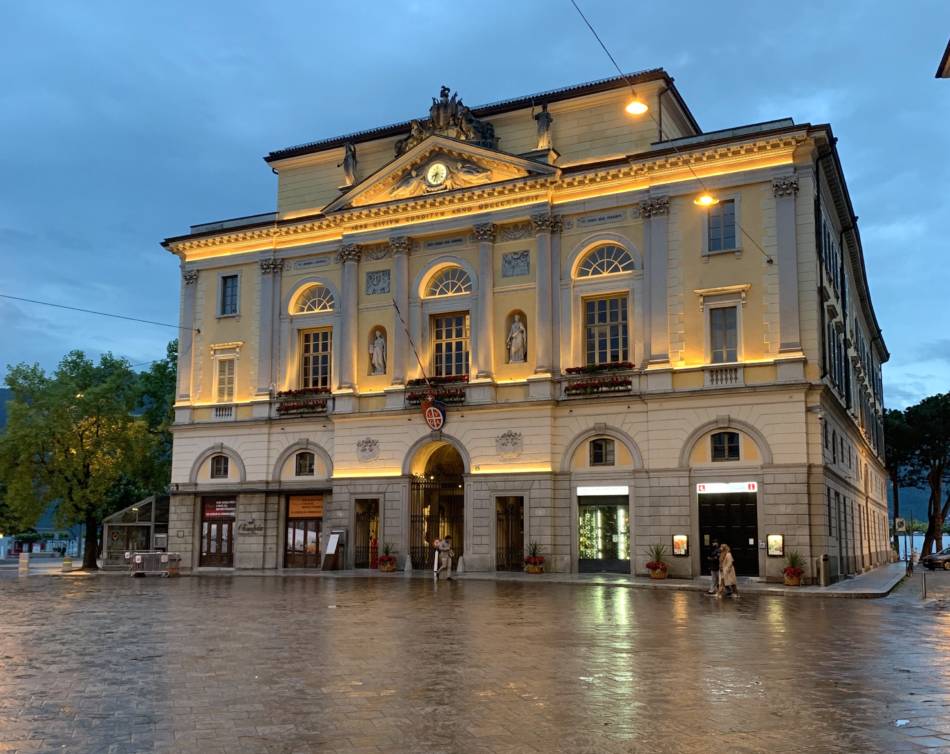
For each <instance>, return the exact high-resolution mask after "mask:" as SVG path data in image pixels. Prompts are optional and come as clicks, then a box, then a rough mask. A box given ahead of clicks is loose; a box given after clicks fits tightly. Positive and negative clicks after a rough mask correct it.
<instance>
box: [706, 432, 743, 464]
mask: <svg viewBox="0 0 950 754" xmlns="http://www.w3.org/2000/svg"><path fill="white" fill-rule="evenodd" d="M711 442H712V448H711V451H712V456H711V457H712V459H713V460H714V461H738V460H739V433H738V432H716V433H715V434H714V435H713V436H712V438H711Z"/></svg>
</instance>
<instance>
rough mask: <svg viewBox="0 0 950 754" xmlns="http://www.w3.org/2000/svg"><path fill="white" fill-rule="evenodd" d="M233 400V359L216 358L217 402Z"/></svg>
mask: <svg viewBox="0 0 950 754" xmlns="http://www.w3.org/2000/svg"><path fill="white" fill-rule="evenodd" d="M233 400H234V359H218V403H231V402H232V401H233Z"/></svg>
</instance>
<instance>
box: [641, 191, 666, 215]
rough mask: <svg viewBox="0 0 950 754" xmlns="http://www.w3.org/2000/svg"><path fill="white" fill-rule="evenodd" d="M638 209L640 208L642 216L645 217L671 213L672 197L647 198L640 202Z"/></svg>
mask: <svg viewBox="0 0 950 754" xmlns="http://www.w3.org/2000/svg"><path fill="white" fill-rule="evenodd" d="M638 209H639V210H640V217H643V218H647V217H658V216H660V215H666V214H669V211H670V197H668V196H656V197H653V198H651V199H646V200H645V201H642V202H640V204H639V207H638Z"/></svg>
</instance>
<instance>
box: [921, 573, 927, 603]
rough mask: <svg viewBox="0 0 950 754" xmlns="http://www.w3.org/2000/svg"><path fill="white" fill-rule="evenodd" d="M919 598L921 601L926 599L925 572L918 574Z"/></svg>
mask: <svg viewBox="0 0 950 754" xmlns="http://www.w3.org/2000/svg"><path fill="white" fill-rule="evenodd" d="M920 598H921V599H922V600H925V599H927V572H926V571H921V572H920Z"/></svg>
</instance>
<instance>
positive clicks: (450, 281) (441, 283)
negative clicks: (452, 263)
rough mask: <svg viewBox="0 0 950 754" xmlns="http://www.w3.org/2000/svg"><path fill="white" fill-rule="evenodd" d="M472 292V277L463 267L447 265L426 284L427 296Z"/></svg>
mask: <svg viewBox="0 0 950 754" xmlns="http://www.w3.org/2000/svg"><path fill="white" fill-rule="evenodd" d="M471 292H472V279H471V278H470V277H469V275H468V273H467V272H466V271H465V270H463V269H462V268H461V267H446V268H444V269H442V270H440V271H439V272H437V273H436V274H435V275H433V276H432V278H431V279H430V280H429V284H428V285H427V286H426V297H427V298H440V297H442V296H461V295H464V294H466V293H471Z"/></svg>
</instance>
